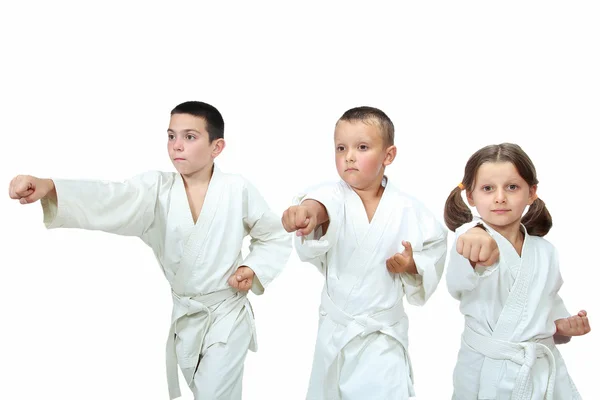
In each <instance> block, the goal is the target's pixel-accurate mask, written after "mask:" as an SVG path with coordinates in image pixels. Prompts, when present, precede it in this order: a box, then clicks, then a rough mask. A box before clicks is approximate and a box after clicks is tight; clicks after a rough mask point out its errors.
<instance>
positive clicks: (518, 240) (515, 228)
mask: <svg viewBox="0 0 600 400" xmlns="http://www.w3.org/2000/svg"><path fill="white" fill-rule="evenodd" d="M488 225H490V226H491V227H492V228H494V230H495V231H496V232H498V233H499V234H501V235H502V236H504V238H505V239H506V240H508V241H509V242H510V243H511V244H512V245H513V247H514V248H515V250H516V251H517V253H518V254H519V256H520V255H521V250H522V249H523V242H524V240H525V235H524V234H523V232H521V221H520V220H519V221H515V223H513V224H511V225H508V226H503V227H497V226H494V225H492V224H488Z"/></svg>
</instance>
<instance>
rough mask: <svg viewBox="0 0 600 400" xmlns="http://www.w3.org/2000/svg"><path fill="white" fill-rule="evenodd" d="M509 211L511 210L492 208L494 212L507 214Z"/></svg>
mask: <svg viewBox="0 0 600 400" xmlns="http://www.w3.org/2000/svg"><path fill="white" fill-rule="evenodd" d="M509 211H510V210H492V212H493V213H496V214H506V213H507V212H509Z"/></svg>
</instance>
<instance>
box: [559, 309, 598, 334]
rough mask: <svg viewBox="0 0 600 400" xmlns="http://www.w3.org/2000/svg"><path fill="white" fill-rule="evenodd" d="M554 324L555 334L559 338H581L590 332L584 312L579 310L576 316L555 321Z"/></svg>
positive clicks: (588, 322)
mask: <svg viewBox="0 0 600 400" xmlns="http://www.w3.org/2000/svg"><path fill="white" fill-rule="evenodd" d="M554 324H555V325H556V334H557V335H560V336H582V335H585V334H586V333H589V332H590V331H591V330H592V329H591V328H590V321H589V320H588V317H587V312H586V311H585V310H581V311H579V313H577V315H573V316H572V317H569V318H561V319H557V320H556V321H554Z"/></svg>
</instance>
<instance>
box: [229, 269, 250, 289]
mask: <svg viewBox="0 0 600 400" xmlns="http://www.w3.org/2000/svg"><path fill="white" fill-rule="evenodd" d="M253 281H254V271H253V270H252V268H250V267H246V266H244V265H242V266H241V267H239V268H238V269H237V271H235V273H234V274H233V275H231V276H230V277H229V280H228V281H227V283H228V284H229V286H231V287H232V288H235V289H238V290H239V291H242V292H246V291H248V290H250V289H251V288H252V282H253Z"/></svg>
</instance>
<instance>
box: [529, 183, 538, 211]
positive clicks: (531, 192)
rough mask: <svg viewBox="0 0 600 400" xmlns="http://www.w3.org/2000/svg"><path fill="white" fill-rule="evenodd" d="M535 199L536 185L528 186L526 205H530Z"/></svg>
mask: <svg viewBox="0 0 600 400" xmlns="http://www.w3.org/2000/svg"><path fill="white" fill-rule="evenodd" d="M535 199H537V185H533V186H530V187H529V198H528V199H527V205H528V206H530V205H531V204H533V202H534V201H535Z"/></svg>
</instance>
